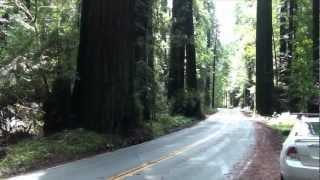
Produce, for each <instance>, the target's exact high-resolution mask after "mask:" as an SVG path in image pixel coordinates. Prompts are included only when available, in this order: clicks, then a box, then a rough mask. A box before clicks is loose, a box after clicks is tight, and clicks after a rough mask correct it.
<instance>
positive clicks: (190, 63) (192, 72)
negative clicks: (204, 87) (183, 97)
mask: <svg viewBox="0 0 320 180" xmlns="http://www.w3.org/2000/svg"><path fill="white" fill-rule="evenodd" d="M185 3H186V17H185V18H186V35H187V41H186V60H187V61H186V85H187V90H188V91H190V92H196V91H197V67H196V49H195V39H194V24H193V3H192V0H186V2H185Z"/></svg>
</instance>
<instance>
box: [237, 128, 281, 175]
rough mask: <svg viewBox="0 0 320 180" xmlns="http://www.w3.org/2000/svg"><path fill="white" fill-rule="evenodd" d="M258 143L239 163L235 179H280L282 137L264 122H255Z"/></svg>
mask: <svg viewBox="0 0 320 180" xmlns="http://www.w3.org/2000/svg"><path fill="white" fill-rule="evenodd" d="M254 126H255V136H256V143H255V145H254V146H253V147H252V151H251V152H250V153H249V154H248V156H247V157H246V158H244V159H243V160H242V162H240V163H238V164H237V165H236V167H235V170H234V172H233V173H232V174H233V175H232V179H233V180H258V179H259V180H280V164H279V156H280V152H281V147H282V137H281V135H280V134H279V132H278V131H276V130H274V129H272V128H271V127H269V126H267V125H266V124H264V123H262V122H254Z"/></svg>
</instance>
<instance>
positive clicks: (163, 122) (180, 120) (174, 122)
mask: <svg viewBox="0 0 320 180" xmlns="http://www.w3.org/2000/svg"><path fill="white" fill-rule="evenodd" d="M192 122H193V120H192V119H191V118H186V117H183V116H170V115H168V114H160V115H159V116H158V118H157V120H156V121H153V122H150V123H148V124H147V126H148V128H150V129H151V132H152V134H153V136H154V137H158V136H162V135H164V134H166V133H168V132H170V131H171V130H174V129H175V128H181V127H183V126H187V125H191V123H192Z"/></svg>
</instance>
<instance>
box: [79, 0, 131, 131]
mask: <svg viewBox="0 0 320 180" xmlns="http://www.w3.org/2000/svg"><path fill="white" fill-rule="evenodd" d="M134 3H135V1H134V0H130V1H128V0H83V1H82V9H81V33H80V47H79V57H78V66H77V72H78V75H77V81H76V85H75V90H74V106H75V114H76V115H77V119H79V120H80V121H81V123H82V125H83V126H84V127H86V128H88V129H92V130H95V131H100V132H105V133H118V134H124V133H127V130H129V129H130V128H131V127H133V126H135V123H136V122H135V115H134V103H133V102H134V101H133V78H134V77H133V75H134V67H135V58H134V24H133V15H134Z"/></svg>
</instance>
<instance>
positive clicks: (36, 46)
mask: <svg viewBox="0 0 320 180" xmlns="http://www.w3.org/2000/svg"><path fill="white" fill-rule="evenodd" d="M0 6H1V8H0V9H1V11H0V17H4V19H5V20H6V21H5V23H2V24H0V27H1V28H0V29H1V30H0V34H1V37H0V42H1V43H0V71H1V76H0V111H2V110H3V108H6V106H8V105H14V104H15V105H25V104H32V103H36V104H37V105H38V106H40V107H41V108H42V105H43V103H45V102H46V101H47V99H48V98H49V97H50V95H51V93H52V90H53V86H54V82H55V81H56V79H68V80H70V79H74V74H75V73H74V69H75V66H76V64H75V62H76V61H75V60H76V57H77V49H78V41H79V28H78V24H79V1H78V0H71V1H68V2H63V1H60V0H53V1H47V0H38V1H31V4H30V6H29V5H28V4H27V3H26V1H22V0H16V1H4V2H0ZM69 86H70V87H71V84H69ZM31 108H32V107H31ZM41 108H40V109H41ZM39 112H41V113H42V112H43V111H39ZM39 115H41V114H39ZM16 116H17V117H18V114H16ZM31 120H32V119H31Z"/></svg>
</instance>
